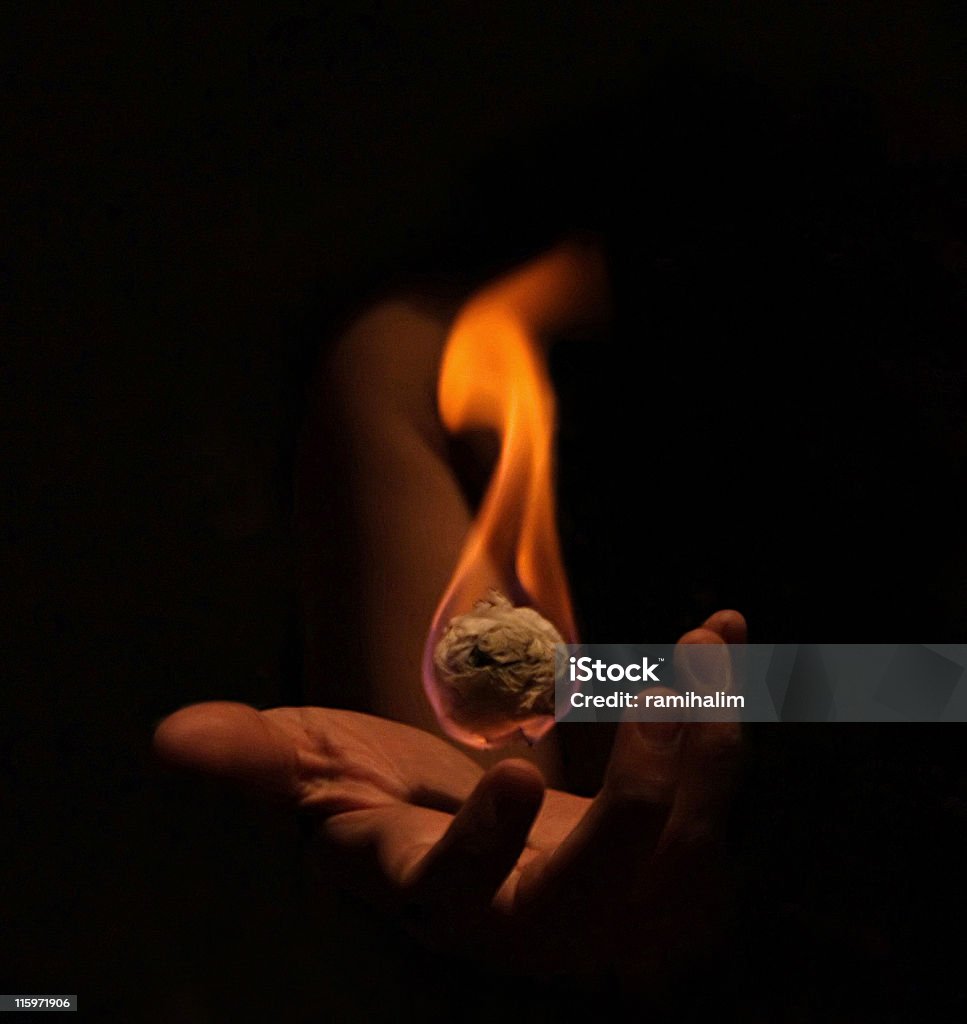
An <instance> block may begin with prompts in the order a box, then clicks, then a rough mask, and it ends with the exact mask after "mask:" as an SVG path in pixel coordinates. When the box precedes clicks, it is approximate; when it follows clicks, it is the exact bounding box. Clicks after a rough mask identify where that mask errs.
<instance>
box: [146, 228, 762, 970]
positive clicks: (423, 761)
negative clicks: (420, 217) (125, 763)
mask: <svg viewBox="0 0 967 1024" xmlns="http://www.w3.org/2000/svg"><path fill="white" fill-rule="evenodd" d="M569 253H570V255H571V257H576V260H577V263H578V265H579V266H581V267H582V273H580V275H579V282H580V284H581V287H582V288H584V289H585V292H583V293H582V292H581V291H580V289H578V288H576V287H569V289H568V291H567V294H566V296H565V300H566V301H563V302H560V303H557V304H555V303H550V304H549V305H548V306H547V308H542V307H537V308H534V309H532V310H530V316H531V320H532V322H533V323H534V324H535V328H536V329H537V330H538V333H540V334H543V335H544V336H546V337H550V335H551V334H553V333H556V332H557V333H559V332H560V331H562V330H569V329H576V330H582V329H586V328H587V327H588V326H590V325H593V324H594V323H595V322H597V321H599V320H600V318H601V317H603V316H604V315H605V314H606V309H607V289H606V282H605V281H604V271H603V263H602V261H601V259H600V256H599V254H598V253H597V251H596V250H595V249H594V248H593V247H591V246H585V247H578V248H576V249H575V248H574V247H572V248H571V249H570V250H569ZM582 261H583V262H582ZM458 305H459V303H455V302H452V301H449V300H433V301H431V300H428V299H426V298H425V297H424V298H420V299H412V298H411V299H406V300H402V299H401V300H392V301H388V302H385V303H382V304H380V305H379V306H377V307H374V308H373V309H371V310H369V311H368V312H367V313H365V314H364V315H362V316H361V317H360V318H359V319H358V320H357V321H356V322H355V323H354V324H353V325H352V326H351V327H350V328H349V329H348V330H347V331H346V333H345V334H344V336H343V337H342V339H341V340H340V342H339V343H338V344H337V345H336V347H335V349H334V351H333V353H332V355H331V356H330V358H329V359H328V361H327V362H326V364H325V365H324V367H323V372H322V374H321V376H320V380H319V386H318V387H317V388H316V389H315V393H314V396H315V401H314V404H313V407H312V409H311V410H310V414H309V418H308V425H307V431H306V442H305V444H304V445H303V448H302V452H301V459H300V467H299V471H298V480H297V519H298V526H299V531H300V536H301V538H302V542H303V543H302V559H301V569H302V575H303V599H304V610H305V618H306V622H307V633H306V687H307V696H308V697H309V698H310V704H311V705H320V706H307V707H300V708H276V709H272V710H268V711H256V710H255V709H254V708H251V707H247V706H245V705H240V704H232V703H222V702H219V703H205V704H198V705H194V706H192V707H188V708H184V709H183V710H181V711H178V712H176V713H175V714H173V715H171V716H169V717H168V718H167V719H165V720H164V721H163V722H162V723H161V724H160V726H159V727H158V729H157V731H156V734H155V738H154V748H155V751H156V753H157V755H158V756H159V757H160V758H161V759H162V760H163V761H164V762H166V763H167V764H169V765H171V766H173V767H176V768H179V769H183V770H187V771H191V772H196V773H199V774H202V775H207V776H213V777H216V778H220V779H224V780H226V781H229V782H231V783H234V784H237V785H240V786H242V787H244V788H247V789H250V790H252V791H253V792H259V793H263V794H268V795H270V796H272V797H273V798H275V799H277V800H280V801H282V802H284V803H285V804H287V805H288V806H290V807H292V809H293V810H294V811H298V812H300V813H301V814H303V815H305V816H306V817H307V818H308V820H309V821H310V822H311V825H312V836H313V840H312V842H313V847H314V852H315V854H316V863H317V864H318V866H319V867H320V869H322V873H323V875H324V877H325V878H326V879H327V884H332V880H334V879H335V880H336V881H337V883H338V884H341V885H343V886H344V887H346V888H348V889H350V890H352V891H354V892H357V893H359V894H360V895H362V896H363V897H365V898H366V899H368V900H370V901H372V902H374V903H376V904H377V905H379V906H381V907H384V908H385V909H386V910H387V911H388V912H392V913H393V914H394V916H398V917H399V918H400V920H402V922H403V923H404V926H405V927H406V928H407V929H409V931H410V932H411V933H412V934H413V935H414V936H415V937H417V938H418V939H419V940H420V941H423V942H426V943H428V944H430V945H431V946H440V947H442V948H445V949H447V950H448V951H450V952H459V951H465V952H466V953H467V955H468V956H472V958H473V959H474V961H475V962H476V963H478V964H479V963H480V962H481V961H484V962H488V963H490V964H491V965H492V966H494V967H495V968H498V969H502V970H506V971H511V972H524V973H527V974H528V975H531V976H535V975H556V974H567V975H568V976H569V977H570V978H572V979H574V978H578V977H581V976H590V977H592V978H593V977H599V976H603V975H607V976H609V977H614V976H617V977H618V978H620V979H625V980H627V981H629V982H633V981H636V980H640V979H642V978H645V979H651V980H655V979H657V978H662V979H664V980H668V978H669V977H670V976H671V974H673V972H674V970H676V969H677V968H679V967H681V966H684V965H686V964H688V963H691V962H693V959H694V957H695V956H696V955H698V954H699V953H700V952H702V951H707V950H708V949H709V948H711V947H715V946H717V945H720V944H721V943H722V941H723V936H724V934H725V932H724V926H725V923H726V921H727V918H728V886H727V884H725V882H724V878H725V875H726V871H725V868H726V863H725V860H724V858H723V856H722V853H721V850H722V839H723V828H724V823H725V820H726V816H727V810H728V805H729V800H730V796H731V792H732V788H733V785H734V781H735V778H736V774H737V771H738V764H739V755H740V746H741V743H740V731H739V726H738V724H737V723H690V724H688V725H685V726H681V725H680V724H678V723H672V722H660V721H659V722H654V723H648V724H642V723H624V724H622V725H621V726H619V728H618V730H617V733H616V734H615V737H614V741H613V746H612V748H611V751H610V757H609V758H608V759H607V767H606V770H605V771H604V774H603V780H602V783H601V786H600V790H599V791H598V793H597V795H596V796H595V797H593V798H589V797H584V796H578V795H575V794H574V793H572V792H568V791H567V789H568V782H567V779H566V778H565V777H564V772H563V770H562V766H561V760H560V757H559V749H558V741H557V737H556V736H555V734H554V732H553V731H552V733H551V734H550V736H549V737H548V738H547V739H546V740H545V741H543V742H541V743H540V744H539V745H538V746H537V747H536V748H530V747H528V746H526V745H520V746H517V747H509V748H504V749H502V750H500V751H472V752H471V751H465V750H462V749H458V748H457V747H456V746H455V745H454V744H453V742H452V741H450V740H448V739H447V738H446V737H445V735H444V733H443V732H442V730H441V728H440V726H439V724H438V723H437V722H436V720H435V718H434V716H433V713H432V710H431V709H430V707H429V705H428V703H427V701H426V698H425V696H424V694H423V692H422V683H421V680H420V673H419V665H420V658H421V654H422V646H423V642H424V639H425V637H426V635H427V630H428V626H429V622H430V619H431V617H432V615H433V612H434V610H435V607H436V603H437V601H438V600H439V598H440V595H441V594H442V592H443V589H444V587H445V585H446V583H447V581H448V579H449V576H450V573H451V572H452V570H453V566H454V565H455V564H456V560H457V555H458V553H459V550H460V547H461V545H462V543H463V539H464V536H465V534H466V531H467V528H468V526H469V524H470V521H471V518H472V514H473V513H472V507H471V502H470V501H469V500H468V498H467V496H466V491H465V489H464V488H463V487H461V483H460V480H459V478H458V476H459V474H458V473H457V472H456V470H455V467H454V465H453V463H452V461H451V449H450V447H449V444H448V440H449V439H448V438H447V437H446V436H445V434H444V432H443V429H442V426H441V425H440V423H439V420H438V418H437V415H436V410H435V401H434V384H435V381H436V377H437V371H438V365H439V359H440V353H441V350H442V347H443V344H444V341H445V339H446V335H447V327H448V323H449V319H450V318H451V317H452V315H453V313H454V312H455V310H456V309H457V308H458ZM476 451H477V454H478V455H479V456H480V457H481V459H482V460H484V461H485V458H484V457H485V454H486V446H484V447H482V448H479V449H477V450H476ZM334 480H338V481H339V482H340V487H339V488H338V489H336V491H335V492H336V494H337V500H335V501H334V500H333V493H334V488H333V481H334ZM347 508H348V509H351V510H352V516H351V518H350V519H347V518H345V516H344V511H345V509H347ZM334 595H335V596H334ZM340 616H341V617H340ZM745 635H746V627H745V622H744V620H743V618H742V616H741V615H739V613H737V612H732V611H723V612H718V613H717V614H716V615H714V616H712V617H711V618H710V619H709V620H708V621H707V622H706V623H704V625H703V626H702V627H701V628H700V629H697V630H694V631H692V632H691V633H689V634H686V636H684V637H683V638H682V639H681V640H680V641H679V644H680V649H681V650H685V649H686V648H688V646H689V645H694V644H717V645H722V644H724V643H742V642H744V641H745ZM697 665H698V667H699V668H698V670H699V672H701V671H703V668H702V666H706V668H705V669H704V671H706V672H707V671H708V668H707V666H712V671H713V672H715V673H721V672H723V671H727V669H723V667H722V666H723V663H722V661H721V659H718V660H716V659H712V660H711V661H709V660H707V659H700V660H699V661H698V662H697ZM722 682H723V681H722V680H721V679H718V680H717V679H713V678H706V679H701V678H697V679H695V680H694V683H695V686H696V688H697V687H701V686H708V688H709V689H716V688H718V686H720V685H722ZM337 703H338V704H339V705H340V706H341V707H340V709H336V708H333V707H329V706H326V705H330V704H337ZM346 705H349V706H355V707H357V708H360V709H364V710H365V711H366V712H372V713H362V711H354V710H344V709H342V708H345V706H346ZM587 728H588V729H589V730H591V729H594V728H595V727H590V726H589V727H587ZM597 729H599V730H600V733H599V735H600V736H602V737H609V736H610V735H611V734H610V733H609V732H608V730H607V727H603V729H602V727H597ZM577 940H580V941H577Z"/></svg>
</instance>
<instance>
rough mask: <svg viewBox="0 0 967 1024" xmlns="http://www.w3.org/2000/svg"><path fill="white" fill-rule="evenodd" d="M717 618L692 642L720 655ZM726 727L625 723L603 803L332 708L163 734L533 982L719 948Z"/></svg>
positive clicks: (723, 632)
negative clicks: (295, 812) (286, 810)
mask: <svg viewBox="0 0 967 1024" xmlns="http://www.w3.org/2000/svg"><path fill="white" fill-rule="evenodd" d="M740 629H741V631H742V632H743V633H744V623H742V622H741V618H740V617H739V616H737V615H735V613H719V615H718V616H714V617H713V618H712V619H710V620H709V622H707V623H706V625H705V627H704V628H703V629H702V630H696V631H694V632H693V633H691V634H688V635H687V636H686V637H685V638H683V640H682V641H681V642H683V643H716V644H721V643H723V642H724V640H725V639H726V638H728V639H729V640H732V639H734V638H735V635H736V633H737V632H738V631H739V630H740ZM738 737H739V732H738V727H737V726H736V725H733V724H729V723H690V724H688V725H686V726H680V725H679V724H678V723H674V722H655V723H630V722H629V723H624V724H622V725H621V726H620V727H619V730H618V733H617V736H616V739H615V743H614V748H613V750H612V754H611V759H610V762H609V765H608V769H607V772H606V777H605V780H604V784H603V786H602V788H601V791H600V792H599V793H598V795H597V796H596V797H595V798H594V799H593V800H591V799H588V798H584V797H579V796H575V795H573V794H570V793H565V792H562V791H559V790H553V789H546V788H545V785H544V781H543V779H542V777H541V775H540V772H539V771H538V769H537V768H535V767H534V766H533V765H532V764H530V763H529V762H526V761H521V760H504V761H501V762H499V763H498V764H497V765H495V766H494V767H493V768H491V769H490V770H488V771H486V772H485V771H484V770H483V769H482V768H481V767H480V766H479V765H477V764H476V763H475V762H474V761H472V760H471V759H470V758H469V757H467V756H466V755H464V754H463V753H461V752H460V751H459V750H457V749H456V748H455V747H453V746H451V745H450V744H449V743H447V742H445V741H444V740H442V739H439V738H437V737H435V736H432V735H430V734H429V733H426V732H423V731H422V730H419V729H414V728H412V727H410V726H407V725H402V724H400V723H397V722H392V721H388V720H386V719H382V718H377V717H374V716H371V715H365V714H360V713H357V712H352V711H343V710H335V709H330V708H316V707H303V708H275V709H272V710H269V711H256V710H255V709H254V708H251V707H248V706H246V705H242V704H232V703H207V704H198V705H194V706H192V707H188V708H185V709H183V710H182V711H179V712H177V713H176V714H174V715H171V716H170V717H169V718H167V719H165V721H164V722H162V723H161V725H160V726H159V727H158V730H157V733H156V736H155V748H156V750H157V751H158V753H159V754H160V756H161V757H162V758H163V759H164V760H165V761H167V762H168V763H171V764H173V765H176V766H180V767H184V768H188V769H192V770H196V771H200V772H203V773H206V774H210V775H215V776H218V777H222V778H225V779H230V780H233V781H236V782H240V783H242V784H244V785H247V786H250V787H251V788H253V789H257V790H261V791H264V792H268V793H271V794H273V795H274V796H276V797H278V798H280V799H282V800H284V801H286V802H287V803H290V804H291V805H292V806H293V807H294V808H297V809H299V810H301V811H302V812H304V813H306V814H308V815H309V816H310V818H311V820H312V821H313V823H314V826H315V827H314V830H313V832H314V838H313V843H314V846H315V850H316V852H317V854H318V860H319V865H320V867H321V869H322V870H323V872H324V874H325V876H326V877H327V878H328V879H330V880H331V881H332V883H333V884H338V885H341V886H344V887H348V888H350V889H352V890H354V891H356V892H358V893H360V894H361V895H363V896H365V897H366V898H367V899H369V900H371V901H373V902H376V903H377V904H379V905H381V906H383V907H385V908H386V909H387V910H388V911H390V912H392V913H394V914H396V915H399V917H400V919H401V920H402V922H403V923H404V925H405V926H406V927H407V928H408V929H409V930H410V931H411V932H413V933H414V934H415V935H417V936H418V937H419V938H420V939H422V940H423V941H426V942H428V943H431V944H433V945H437V946H441V947H444V948H446V949H448V950H449V951H451V952H460V951H464V952H466V953H468V954H471V953H472V955H473V957H474V959H475V960H476V961H477V962H478V963H480V962H487V963H490V964H492V965H493V966H495V967H499V968H503V969H508V970H519V971H526V972H530V973H539V974H546V975H553V974H558V973H567V974H569V975H572V976H573V975H575V974H583V973H589V974H591V975H595V976H598V975H601V974H605V973H607V974H617V975H619V976H626V977H635V978H637V977H649V976H653V975H656V974H662V973H665V972H666V971H667V970H668V969H669V968H673V967H674V966H675V963H676V962H681V961H683V960H684V959H685V958H686V957H689V956H691V955H693V954H694V953H696V952H698V951H699V950H701V949H702V948H703V947H705V946H708V945H709V944H710V943H711V942H713V941H714V940H715V939H716V938H718V937H720V934H721V933H720V930H719V929H720V926H721V924H722V923H723V920H724V909H725V905H726V903H727V899H726V897H727V890H726V887H725V886H724V885H723V872H722V871H721V868H722V866H723V864H722V858H721V856H720V855H719V852H718V851H719V845H720V839H721V829H722V823H723V818H724V815H725V812H726V810H727V806H728V802H729V797H730V793H731V788H732V783H733V779H734V774H735V768H736V762H737V755H738V746H739V744H738Z"/></svg>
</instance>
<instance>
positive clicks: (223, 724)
mask: <svg viewBox="0 0 967 1024" xmlns="http://www.w3.org/2000/svg"><path fill="white" fill-rule="evenodd" d="M153 749H154V752H155V754H156V755H157V756H158V757H159V758H160V759H161V760H162V761H163V762H164V763H165V764H168V765H170V766H171V767H173V768H181V769H184V770H186V771H192V772H198V773H200V774H204V775H211V776H214V777H215V778H220V779H225V780H227V781H231V782H239V783H242V784H247V785H254V786H257V787H258V788H260V789H264V790H268V791H270V792H275V793H278V794H281V795H284V796H290V795H292V791H293V787H294V785H295V779H296V771H297V765H298V760H297V747H296V743H295V740H294V739H293V737H292V736H291V735H290V734H289V733H287V732H286V731H285V730H284V729H282V728H281V727H280V726H279V725H278V724H276V723H275V722H273V721H270V720H269V719H268V718H266V716H264V715H262V714H260V713H259V712H258V711H256V710H255V708H252V707H249V706H248V705H247V704H235V703H231V702H228V701H213V702H209V703H205V704H194V705H192V706H190V707H187V708H182V709H181V710H180V711H176V712H175V713H174V714H173V715H169V716H168V717H167V718H166V719H164V721H162V722H161V724H160V725H159V726H158V727H157V729H155V733H154V740H153Z"/></svg>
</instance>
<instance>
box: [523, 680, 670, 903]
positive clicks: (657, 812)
mask: <svg viewBox="0 0 967 1024" xmlns="http://www.w3.org/2000/svg"><path fill="white" fill-rule="evenodd" d="M645 692H646V693H648V694H653V695H654V694H664V695H669V694H671V692H672V691H670V690H664V689H662V688H658V687H655V688H652V689H650V690H647V691H645ZM639 701H640V697H639ZM655 714H656V715H658V714H662V715H663V716H665V717H664V718H663V719H656V720H653V721H648V722H630V721H629V722H623V723H622V724H621V725H620V726H619V727H618V731H617V733H616V735H615V741H614V746H613V748H612V753H611V759H610V761H609V763H608V768H607V771H606V774H605V781H604V785H603V787H602V789H601V791H600V793H599V794H598V795H597V797H595V799H594V800H593V801H592V802H591V805H590V807H589V808H588V810H587V812H586V813H585V815H584V816H583V817H582V818H581V820H580V821H579V822H578V824H577V825H576V826H575V828H574V830H573V831H572V832H571V833H570V834H569V835H568V836H567V838H566V839H565V840H564V841H563V842H562V843H561V845H560V846H559V847H558V848H557V850H556V851H555V852H554V854H553V855H552V856H551V857H550V858H549V859H548V860H546V861H544V862H540V863H536V864H535V865H534V866H533V867H532V868H530V869H528V870H527V871H525V873H524V876H523V877H522V879H521V885H520V887H519V892H520V897H521V899H522V900H524V901H530V902H535V901H536V902H543V901H556V900H562V899H563V900H565V901H568V900H572V899H574V898H575V897H580V898H582V899H584V900H585V901H587V902H589V903H590V902H595V901H597V902H599V903H600V902H602V901H604V902H607V901H609V900H611V899H612V898H616V899H620V900H621V901H622V902H624V901H625V900H626V899H627V897H628V896H629V895H632V894H633V890H634V887H635V884H636V882H637V880H638V879H639V878H640V877H641V876H642V874H643V872H644V869H645V867H646V866H647V864H648V862H649V860H650V858H651V856H652V855H653V853H654V851H655V848H656V847H657V845H658V841H659V839H660V837H661V835H662V832H663V830H664V828H665V824H666V822H667V820H668V815H669V812H670V809H671V807H672V804H673V801H674V796H675V791H676V787H677V784H678V777H679V772H680V755H681V738H682V731H683V726H682V723H681V722H676V721H673V720H672V719H673V718H674V717H675V715H676V709H674V708H668V709H664V710H663V711H661V710H659V709H655Z"/></svg>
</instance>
